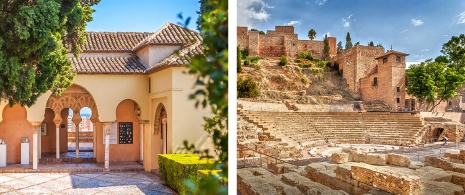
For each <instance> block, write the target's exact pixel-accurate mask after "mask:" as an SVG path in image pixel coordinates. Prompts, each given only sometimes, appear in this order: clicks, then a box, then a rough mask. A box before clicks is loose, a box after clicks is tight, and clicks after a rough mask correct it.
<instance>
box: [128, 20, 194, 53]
mask: <svg viewBox="0 0 465 195" xmlns="http://www.w3.org/2000/svg"><path fill="white" fill-rule="evenodd" d="M201 41H202V37H201V36H200V34H199V33H198V32H195V31H192V30H189V29H187V28H184V27H182V26H179V25H176V24H173V23H167V24H165V25H164V26H163V27H161V28H160V29H159V30H157V31H156V32H155V33H153V34H152V35H150V36H148V37H146V38H145V39H144V40H142V41H141V42H140V43H139V44H137V45H136V46H135V47H134V49H133V51H137V50H139V49H140V48H142V47H143V46H145V45H186V44H192V43H197V42H201Z"/></svg>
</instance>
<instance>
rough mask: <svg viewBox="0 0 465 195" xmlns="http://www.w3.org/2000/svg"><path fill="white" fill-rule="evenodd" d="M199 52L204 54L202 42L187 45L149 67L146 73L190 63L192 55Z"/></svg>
mask: <svg viewBox="0 0 465 195" xmlns="http://www.w3.org/2000/svg"><path fill="white" fill-rule="evenodd" d="M198 54H203V47H202V45H201V43H200V42H198V43H195V44H191V45H186V46H184V47H183V48H182V49H181V50H179V52H178V54H176V53H175V54H172V55H171V56H169V57H167V58H165V59H163V60H162V61H161V62H159V63H157V64H156V65H155V66H153V67H151V68H149V69H147V70H146V71H145V73H147V74H150V73H153V72H157V71H160V70H163V69H165V68H169V67H175V66H185V65H187V64H189V63H190V61H191V57H193V56H195V55H198Z"/></svg>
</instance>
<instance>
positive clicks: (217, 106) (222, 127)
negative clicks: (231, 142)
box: [184, 0, 228, 194]
mask: <svg viewBox="0 0 465 195" xmlns="http://www.w3.org/2000/svg"><path fill="white" fill-rule="evenodd" d="M200 3H201V5H200V6H201V7H202V6H209V7H211V9H210V10H208V11H204V12H202V13H201V15H200V17H202V20H200V21H201V22H200V25H199V29H200V34H201V36H202V38H203V43H202V46H203V48H204V52H203V53H204V54H203V55H196V56H194V57H193V58H192V59H191V62H190V64H189V65H188V69H189V74H192V75H195V76H196V83H195V85H196V86H197V87H198V88H200V89H198V90H197V91H196V92H195V93H194V94H191V95H190V99H194V100H196V106H200V105H201V106H202V107H204V108H205V107H207V105H208V106H209V108H210V109H211V112H212V114H213V116H212V117H204V120H205V124H204V128H205V130H206V131H207V132H208V133H209V134H210V136H211V138H212V140H213V144H214V145H215V152H216V154H217V155H216V160H215V163H214V165H215V167H220V168H221V170H222V172H221V173H220V176H221V177H222V178H223V179H224V180H227V178H228V131H227V120H228V101H227V97H228V95H227V94H228V1H221V0H210V1H200ZM201 10H207V9H201ZM185 24H186V25H185V27H187V24H188V21H186V23H185ZM184 146H185V147H186V148H187V149H189V150H190V151H192V152H193V151H195V146H194V145H193V144H189V143H188V142H187V141H184ZM209 152H210V151H209V150H204V151H203V154H202V155H203V157H213V156H211V155H210V153H209ZM186 184H187V185H188V186H189V188H190V190H191V193H193V194H227V188H226V187H224V186H221V183H220V180H218V179H217V178H216V177H214V176H212V175H211V174H210V175H209V176H208V177H202V178H198V180H197V182H195V181H186ZM206 186H208V187H206Z"/></svg>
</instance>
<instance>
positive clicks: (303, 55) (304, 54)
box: [297, 51, 313, 60]
mask: <svg viewBox="0 0 465 195" xmlns="http://www.w3.org/2000/svg"><path fill="white" fill-rule="evenodd" d="M297 57H298V58H302V59H307V60H313V55H312V53H310V52H305V51H301V52H299V53H298V54H297Z"/></svg>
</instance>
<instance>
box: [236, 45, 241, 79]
mask: <svg viewBox="0 0 465 195" xmlns="http://www.w3.org/2000/svg"><path fill="white" fill-rule="evenodd" d="M241 61H242V53H241V48H239V45H238V46H237V73H241V72H242V62H241Z"/></svg>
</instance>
